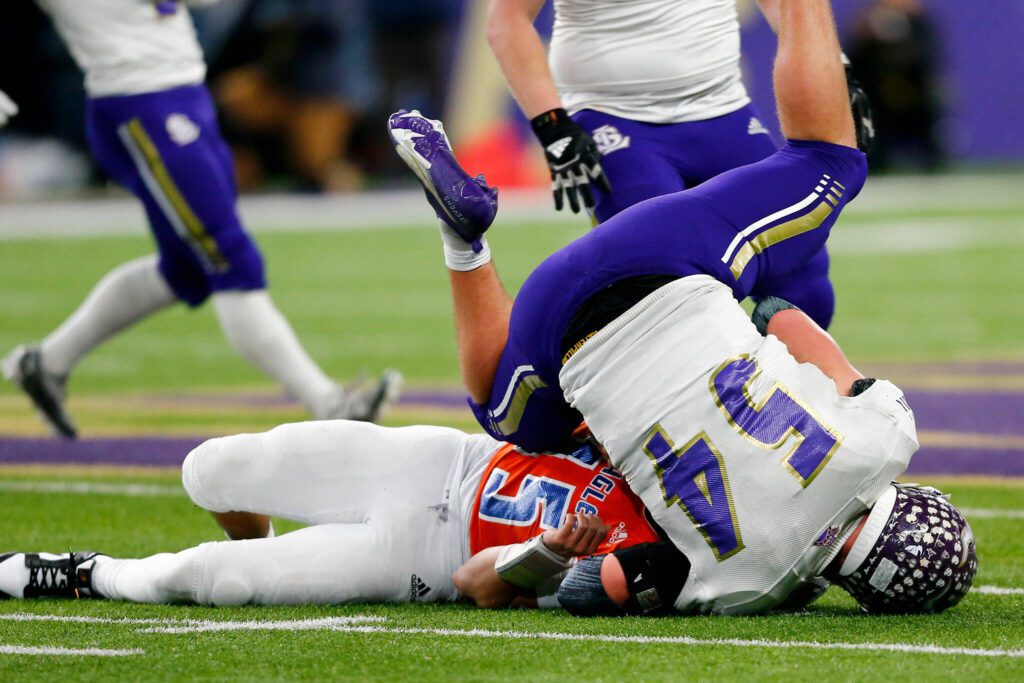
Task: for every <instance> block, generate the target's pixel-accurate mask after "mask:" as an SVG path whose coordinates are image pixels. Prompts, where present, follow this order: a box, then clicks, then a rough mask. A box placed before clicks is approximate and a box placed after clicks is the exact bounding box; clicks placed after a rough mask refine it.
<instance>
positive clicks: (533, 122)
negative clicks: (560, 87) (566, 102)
mask: <svg viewBox="0 0 1024 683" xmlns="http://www.w3.org/2000/svg"><path fill="white" fill-rule="evenodd" d="M566 123H570V124H571V123H573V120H572V119H571V118H569V112H567V111H566V110H565V109H563V108H562V107H559V108H557V109H552V110H551V111H546V112H544V113H543V114H541V115H539V116H534V117H533V118H532V119H530V128H532V129H533V133H534V135H536V136H537V137H538V138H540V139H541V141H544V140H545V136H546V135H547V134H548V132H549V131H553V130H558V129H559V128H561V127H562V126H563V125H565V124H566Z"/></svg>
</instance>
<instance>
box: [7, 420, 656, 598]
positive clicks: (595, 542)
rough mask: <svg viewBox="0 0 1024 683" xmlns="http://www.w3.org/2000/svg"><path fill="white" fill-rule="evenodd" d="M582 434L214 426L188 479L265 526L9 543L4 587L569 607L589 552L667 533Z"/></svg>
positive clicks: (237, 516)
mask: <svg viewBox="0 0 1024 683" xmlns="http://www.w3.org/2000/svg"><path fill="white" fill-rule="evenodd" d="M578 446H579V447H578V449H577V450H576V451H575V452H573V453H571V454H567V455H554V454H550V455H536V454H527V453H523V452H521V451H519V450H518V449H516V448H515V447H513V446H512V445H511V444H507V443H502V442H499V441H496V440H494V439H492V438H491V437H489V436H487V435H484V434H473V435H470V434H465V433H463V432H460V431H457V430H454V429H448V428H443V427H425V426H417V427H402V428H385V427H378V426H376V425H371V424H365V423H360V422H351V421H345V420H335V421H327V422H305V423H300V424H291V425H284V426H281V427H278V428H276V429H273V430H271V431H269V432H266V433H263V434H241V435H238V436H230V437H225V438H220V439H213V440H210V441H207V442H206V443H204V444H202V445H200V446H199V447H198V448H196V449H195V450H194V451H192V453H190V454H189V456H188V457H187V458H186V460H185V463H184V465H183V473H182V480H183V482H184V485H185V489H186V490H187V491H188V493H189V495H190V496H191V498H192V500H193V501H194V502H195V503H196V504H197V505H200V506H202V507H204V508H206V509H208V510H211V511H213V512H214V514H215V516H218V519H219V520H220V521H221V522H222V524H224V521H225V516H224V513H227V512H229V511H235V513H234V515H233V516H232V517H231V519H230V522H231V523H232V524H233V525H234V531H235V532H236V533H235V535H236V536H242V535H248V536H252V537H254V538H253V539H252V540H236V541H227V542H223V541H222V542H218V543H206V544H203V545H200V546H198V547H195V548H191V549H188V550H184V551H182V552H179V553H175V554H167V553H165V554H160V555H154V556H152V557H149V558H145V559H141V560H117V559H112V558H109V557H106V556H102V555H96V554H95V553H76V554H74V555H68V554H65V555H60V556H55V555H43V556H39V555H36V554H31V553H30V554H27V555H24V554H21V553H18V554H14V553H8V554H0V598H3V597H8V596H10V597H16V598H21V597H26V598H31V597H42V596H57V597H105V598H111V599H119V600H133V601H137V602H195V603H200V604H212V605H235V604H264V605H270V604H275V605H281V604H305V603H324V604H333V603H343V602H366V601H384V602H410V601H411V602H439V601H450V600H455V599H457V598H458V597H459V596H460V595H462V596H463V597H467V598H470V599H474V600H475V601H477V602H478V603H479V604H481V605H482V606H487V607H504V606H508V605H511V604H513V602H514V603H515V604H517V605H522V606H535V605H536V603H537V601H538V598H539V600H540V602H541V604H542V605H543V606H550V607H556V606H558V602H557V600H556V598H555V593H556V591H557V589H558V587H559V584H560V579H561V577H562V576H564V575H565V573H566V571H567V570H569V569H570V567H572V564H573V560H574V557H575V556H577V555H591V554H593V553H595V552H599V553H608V552H612V551H614V550H617V549H619V548H626V547H630V546H635V545H638V544H642V543H647V542H652V541H658V540H659V536H658V533H657V532H656V531H655V530H654V528H653V527H652V526H651V525H650V523H649V522H648V521H647V519H646V518H645V516H644V510H643V505H642V504H641V503H640V501H639V499H638V498H637V497H636V496H635V495H633V493H632V492H631V491H630V490H629V489H628V488H627V487H626V485H625V482H624V481H623V479H622V475H621V474H619V473H618V472H617V471H615V470H614V469H612V468H610V467H608V466H607V464H606V463H605V462H604V461H603V460H602V459H601V457H600V455H599V453H598V452H597V451H596V450H595V447H594V446H593V445H590V444H586V443H580V444H578ZM242 511H244V512H242ZM265 515H275V516H282V517H286V518H289V519H293V520H296V521H299V522H302V523H304V524H308V525H311V526H309V527H307V528H305V529H301V530H299V531H294V532H292V533H288V534H283V535H281V536H276V537H270V538H255V537H256V536H265V535H267V534H268V532H269V531H270V527H269V525H268V524H269V520H268V518H267V517H266V516H265ZM597 515H600V516H601V517H602V518H604V519H606V520H608V521H609V523H610V525H611V526H608V525H605V524H603V523H602V522H601V519H600V518H598V517H597ZM245 518H247V519H245ZM243 521H244V522H248V523H249V525H250V526H249V528H248V529H247V530H243V529H241V528H240V523H241V522H243ZM225 527H226V528H230V527H231V524H227V525H225ZM242 532H244V533H242ZM271 533H272V532H271ZM471 556H472V557H473V560H474V561H473V563H472V564H468V565H466V564H465V563H467V560H469V559H470V557H471ZM460 567H461V568H460Z"/></svg>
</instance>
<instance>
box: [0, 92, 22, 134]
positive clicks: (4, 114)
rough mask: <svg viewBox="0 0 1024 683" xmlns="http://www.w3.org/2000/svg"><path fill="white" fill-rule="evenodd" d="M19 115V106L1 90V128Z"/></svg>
mask: <svg viewBox="0 0 1024 683" xmlns="http://www.w3.org/2000/svg"><path fill="white" fill-rule="evenodd" d="M17 113H18V105H16V104H15V103H14V100H12V99H11V98H10V97H8V96H7V93H5V92H4V91H3V90H0V128H3V127H4V126H6V125H7V122H8V121H9V120H11V118H13V117H14V116H15V115H17Z"/></svg>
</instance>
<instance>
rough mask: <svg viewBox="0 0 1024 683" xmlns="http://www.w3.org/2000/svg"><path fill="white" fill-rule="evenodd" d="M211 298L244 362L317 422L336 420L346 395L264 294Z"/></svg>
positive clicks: (265, 292) (259, 292)
mask: <svg viewBox="0 0 1024 683" xmlns="http://www.w3.org/2000/svg"><path fill="white" fill-rule="evenodd" d="M212 299H213V308H214V310H215V311H216V312H217V319H218V320H220V326H221V329H223V330H224V335H225V336H226V337H227V338H228V341H229V342H230V343H231V345H232V346H233V347H234V348H235V350H236V351H238V353H239V354H240V355H241V356H242V357H243V358H245V359H246V360H247V361H249V362H250V363H252V364H253V365H255V366H256V367H257V368H259V369H260V370H262V371H263V372H264V373H265V374H266V375H268V376H269V377H271V378H273V379H274V380H276V381H277V382H279V383H281V384H282V385H284V387H285V388H286V389H287V390H288V391H289V392H290V393H291V394H292V395H294V396H296V397H297V398H298V399H299V400H300V401H302V404H303V405H305V406H306V409H307V410H309V412H310V413H312V414H313V416H314V417H315V418H317V419H324V418H328V417H332V416H333V415H334V413H335V412H336V411H337V410H338V406H339V405H340V403H341V402H343V401H344V392H343V391H342V389H341V387H339V386H338V384H337V383H336V382H335V381H334V380H332V379H330V378H329V377H328V376H327V375H325V374H324V372H323V370H321V369H320V367H319V366H318V365H317V364H316V363H315V362H313V359H312V358H310V357H309V354H308V353H306V350H305V349H304V348H302V344H301V343H300V342H299V339H298V337H296V336H295V331H294V330H292V327H291V325H289V324H288V321H287V320H285V317H284V316H283V315H281V312H280V311H279V310H278V309H277V307H276V306H275V305H274V302H273V301H271V300H270V295H269V294H268V293H267V291H266V290H264V289H260V290H254V291H249V292H218V293H217V294H214V295H213V297H212Z"/></svg>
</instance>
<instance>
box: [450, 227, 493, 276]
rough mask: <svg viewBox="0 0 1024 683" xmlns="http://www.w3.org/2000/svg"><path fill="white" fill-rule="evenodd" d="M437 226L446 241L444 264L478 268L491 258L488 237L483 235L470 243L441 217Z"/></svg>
mask: <svg viewBox="0 0 1024 683" xmlns="http://www.w3.org/2000/svg"><path fill="white" fill-rule="evenodd" d="M437 226H438V228H439V229H440V230H441V241H442V242H444V264H445V265H446V266H448V268H449V269H450V270H458V271H461V272H465V271H468V270H476V269H477V268H479V267H480V266H482V265H485V264H486V263H487V262H488V261H490V260H491V247H490V245H489V244H487V238H486V237H484V236H482V235H481V236H480V239H478V240H476V241H475V242H473V243H469V242H467V241H466V240H464V239H462V238H461V237H459V233H457V232H455V231H454V230H452V229H451V227H449V225H448V224H447V223H445V222H444V221H443V220H441V219H440V218H439V219H437Z"/></svg>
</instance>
